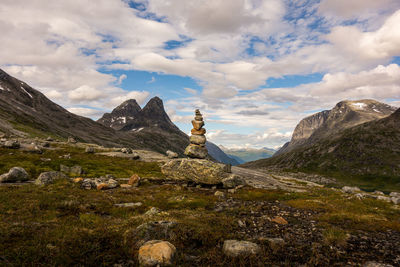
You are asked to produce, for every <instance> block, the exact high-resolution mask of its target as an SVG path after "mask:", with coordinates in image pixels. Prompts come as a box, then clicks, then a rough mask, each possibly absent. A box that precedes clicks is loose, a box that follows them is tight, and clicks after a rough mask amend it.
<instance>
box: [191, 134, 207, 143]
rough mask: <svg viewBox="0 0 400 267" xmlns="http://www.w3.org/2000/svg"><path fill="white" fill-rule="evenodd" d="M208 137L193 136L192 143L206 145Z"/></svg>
mask: <svg viewBox="0 0 400 267" xmlns="http://www.w3.org/2000/svg"><path fill="white" fill-rule="evenodd" d="M206 141H207V140H206V137H205V136H204V135H191V136H190V143H192V144H195V145H204V144H205V143H206Z"/></svg>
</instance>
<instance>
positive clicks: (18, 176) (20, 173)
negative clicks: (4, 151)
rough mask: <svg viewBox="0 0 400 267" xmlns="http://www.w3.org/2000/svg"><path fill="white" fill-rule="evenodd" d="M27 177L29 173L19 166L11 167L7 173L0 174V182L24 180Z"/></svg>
mask: <svg viewBox="0 0 400 267" xmlns="http://www.w3.org/2000/svg"><path fill="white" fill-rule="evenodd" d="M28 179H29V174H28V173H27V172H26V171H25V169H24V168H21V167H13V168H11V169H10V170H9V171H8V173H5V174H2V175H0V183H16V182H24V181H27V180H28Z"/></svg>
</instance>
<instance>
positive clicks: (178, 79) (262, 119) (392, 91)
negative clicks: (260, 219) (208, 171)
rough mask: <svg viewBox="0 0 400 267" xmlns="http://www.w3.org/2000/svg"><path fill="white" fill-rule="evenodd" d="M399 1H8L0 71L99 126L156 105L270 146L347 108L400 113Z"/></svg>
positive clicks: (237, 139) (220, 135) (217, 137)
mask: <svg viewBox="0 0 400 267" xmlns="http://www.w3.org/2000/svg"><path fill="white" fill-rule="evenodd" d="M398 25H400V2H399V1H397V0H381V1H376V0H321V1H319V0H296V1H290V0H265V1H261V0H214V1H206V0H137V1H130V0H98V1H94V0H93V1H88V2H87V4H86V5H85V7H82V5H81V3H80V1H79V0H70V1H65V2H63V3H62V4H60V3H56V2H54V1H51V0H37V1H35V2H26V1H23V0H15V1H8V2H6V3H3V4H2V8H1V9H0V31H1V32H2V36H1V37H0V67H1V68H3V69H4V70H5V71H7V72H9V73H10V74H12V75H14V76H16V77H18V78H19V79H21V80H24V81H26V82H28V83H29V84H30V85H32V86H33V87H35V88H37V89H38V90H40V91H42V92H43V93H45V94H46V95H47V96H48V97H49V98H50V99H52V100H53V101H55V102H57V103H58V104H61V105H63V106H64V107H66V108H67V109H68V110H70V111H71V112H74V113H77V114H80V115H84V116H88V117H91V118H93V119H97V118H98V117H100V116H101V115H102V114H103V113H104V112H109V111H110V110H112V109H113V108H114V107H116V106H118V105H119V104H120V103H122V102H123V101H124V100H127V99H129V98H135V99H136V100H137V101H138V102H139V103H140V104H141V105H142V106H143V105H145V104H146V102H147V101H148V100H149V99H150V98H151V97H153V96H159V97H161V98H162V99H163V101H164V105H165V107H166V110H167V112H168V114H169V115H170V117H171V119H172V120H173V121H174V122H175V123H176V124H177V125H178V126H179V127H180V128H181V129H182V130H183V131H185V132H188V131H189V130H190V120H191V118H192V117H193V111H194V109H195V108H200V109H201V111H202V112H203V114H204V116H205V118H206V127H207V130H208V135H207V137H208V139H210V140H211V141H213V142H214V143H216V144H222V145H224V146H228V147H275V148H276V147H279V146H280V145H282V144H283V143H284V142H286V141H288V140H289V139H290V137H291V133H292V131H293V129H294V127H295V126H296V124H297V123H298V122H299V120H301V119H302V118H304V117H305V116H308V115H310V114H312V113H314V112H317V111H320V110H323V109H330V108H332V107H333V106H334V105H335V104H336V103H337V102H339V101H341V100H345V99H351V100H356V99H365V98H373V99H376V100H379V101H383V102H386V103H388V104H391V105H393V106H400V67H399V63H400V29H399V27H398Z"/></svg>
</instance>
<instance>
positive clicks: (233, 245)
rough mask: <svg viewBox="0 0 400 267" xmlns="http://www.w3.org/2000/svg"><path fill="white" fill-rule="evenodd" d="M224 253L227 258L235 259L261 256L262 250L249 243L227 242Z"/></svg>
mask: <svg viewBox="0 0 400 267" xmlns="http://www.w3.org/2000/svg"><path fill="white" fill-rule="evenodd" d="M222 251H223V252H224V254H225V255H226V256H228V257H232V258H235V257H239V256H250V255H256V254H259V253H260V252H261V248H260V247H259V246H258V245H257V244H255V243H252V242H249V241H238V240H225V242H224V246H223V248H222Z"/></svg>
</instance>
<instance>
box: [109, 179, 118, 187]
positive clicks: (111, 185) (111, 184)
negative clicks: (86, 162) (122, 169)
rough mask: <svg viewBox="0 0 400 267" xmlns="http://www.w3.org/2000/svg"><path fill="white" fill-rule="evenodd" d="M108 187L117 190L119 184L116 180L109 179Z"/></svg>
mask: <svg viewBox="0 0 400 267" xmlns="http://www.w3.org/2000/svg"><path fill="white" fill-rule="evenodd" d="M107 185H108V189H114V188H117V187H118V186H119V183H118V182H117V181H116V180H114V179H109V180H108V181H107Z"/></svg>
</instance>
